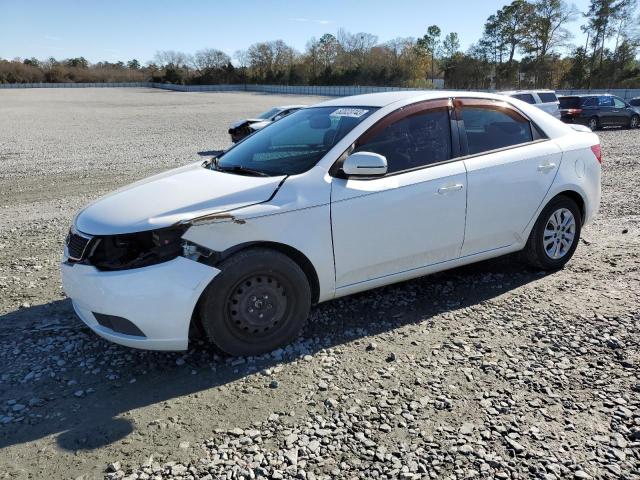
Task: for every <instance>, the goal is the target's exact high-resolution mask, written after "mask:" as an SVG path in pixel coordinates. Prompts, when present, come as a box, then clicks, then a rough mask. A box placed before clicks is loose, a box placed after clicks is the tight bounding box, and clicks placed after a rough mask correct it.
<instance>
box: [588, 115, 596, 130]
mask: <svg viewBox="0 0 640 480" xmlns="http://www.w3.org/2000/svg"><path fill="white" fill-rule="evenodd" d="M597 126H598V121H597V120H596V119H595V118H592V119H591V120H589V128H590V129H591V130H595V129H596V127H597Z"/></svg>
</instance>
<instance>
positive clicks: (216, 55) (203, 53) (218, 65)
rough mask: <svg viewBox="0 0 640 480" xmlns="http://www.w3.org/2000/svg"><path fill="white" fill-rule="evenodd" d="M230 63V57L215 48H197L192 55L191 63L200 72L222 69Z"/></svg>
mask: <svg viewBox="0 0 640 480" xmlns="http://www.w3.org/2000/svg"><path fill="white" fill-rule="evenodd" d="M230 63H231V58H230V57H229V55H227V54H226V53H224V52H223V51H222V50H216V49H215V48H205V49H204V50H198V51H197V52H196V53H195V55H194V57H193V64H194V66H195V67H196V69H197V70H198V71H200V72H205V71H209V70H216V69H223V68H225V67H226V66H227V65H229V64H230Z"/></svg>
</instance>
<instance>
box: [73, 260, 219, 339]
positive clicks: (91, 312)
mask: <svg viewBox="0 0 640 480" xmlns="http://www.w3.org/2000/svg"><path fill="white" fill-rule="evenodd" d="M66 255H67V254H66V252H65V258H64V261H63V262H62V265H61V270H62V283H63V287H64V291H65V292H66V294H67V296H68V297H69V298H71V300H72V302H73V307H74V309H75V311H76V313H77V314H78V316H79V317H80V318H81V319H82V320H83V321H84V323H86V324H87V326H88V327H89V328H91V329H92V330H93V331H94V332H95V333H97V334H98V335H100V336H101V337H103V338H106V339H107V340H110V341H112V342H115V343H118V344H121V345H125V346H128V347H134V348H143V349H149V350H186V349H187V347H188V343H189V325H190V322H191V318H192V315H193V313H194V310H195V307H196V304H197V302H198V299H199V298H200V295H201V294H202V292H203V290H204V289H205V288H206V286H207V285H208V284H209V283H210V282H211V281H212V280H213V279H214V278H215V276H216V275H218V274H219V273H220V270H218V269H216V268H214V267H211V266H208V265H205V264H203V263H199V262H196V261H193V260H189V259H187V258H184V257H177V258H174V259H173V260H170V261H167V262H163V263H159V264H156V265H151V266H147V267H141V268H134V269H129V270H118V271H100V270H98V269H96V268H95V267H93V266H91V265H83V264H78V263H76V264H74V263H70V262H68V261H66V260H67V256H66Z"/></svg>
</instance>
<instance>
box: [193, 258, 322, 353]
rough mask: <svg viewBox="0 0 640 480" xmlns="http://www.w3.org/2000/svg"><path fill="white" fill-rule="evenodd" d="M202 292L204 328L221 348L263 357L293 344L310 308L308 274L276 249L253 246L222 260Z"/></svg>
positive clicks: (208, 336) (226, 350) (201, 310)
mask: <svg viewBox="0 0 640 480" xmlns="http://www.w3.org/2000/svg"><path fill="white" fill-rule="evenodd" d="M218 268H219V269H220V273H219V274H218V276H216V278H214V279H213V281H212V282H211V284H210V285H209V286H208V287H207V289H206V290H205V292H204V297H203V300H202V302H201V305H200V318H201V320H202V328H203V330H204V331H205V333H206V336H207V338H208V339H209V341H211V342H212V343H214V344H215V345H216V346H217V347H218V348H219V349H220V350H222V351H224V352H226V353H228V354H230V355H238V356H251V355H261V354H263V353H267V352H270V351H272V350H275V349H276V348H278V347H281V346H284V345H286V344H288V343H290V342H291V341H293V340H294V339H295V338H296V337H297V336H298V334H299V333H300V331H301V330H302V327H303V326H304V323H305V321H306V319H307V317H308V316H309V309H310V308H311V289H310V287H309V281H308V280H307V276H306V275H305V273H304V272H303V271H302V269H301V268H300V267H299V266H298V264H297V263H296V262H294V261H293V260H292V259H290V258H289V257H287V256H286V255H284V254H283V253H280V252H278V251H275V250H270V249H266V248H252V249H248V250H244V251H241V252H238V253H237V254H235V255H233V256H232V257H230V258H228V259H227V260H225V261H223V262H222V263H221V264H220V265H219V266H218Z"/></svg>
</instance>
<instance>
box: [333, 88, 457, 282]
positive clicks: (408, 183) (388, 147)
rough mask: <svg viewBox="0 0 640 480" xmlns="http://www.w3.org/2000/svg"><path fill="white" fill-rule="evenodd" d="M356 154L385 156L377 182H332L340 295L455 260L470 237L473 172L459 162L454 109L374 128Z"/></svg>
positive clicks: (398, 115)
mask: <svg viewBox="0 0 640 480" xmlns="http://www.w3.org/2000/svg"><path fill="white" fill-rule="evenodd" d="M355 150H356V151H367V152H374V153H378V154H380V155H384V156H385V157H386V159H387V163H388V173H387V175H385V176H383V177H377V178H357V177H351V178H348V179H345V178H333V180H332V190H331V222H332V229H333V244H334V256H335V268H336V287H337V288H338V289H339V288H341V287H347V286H350V285H354V284H358V283H361V282H366V281H368V280H373V279H376V278H380V277H384V276H388V275H393V274H395V273H401V272H406V271H409V270H413V269H417V268H420V267H423V266H427V265H432V264H435V263H440V262H444V261H447V260H451V259H455V258H457V257H458V256H459V254H460V248H461V246H462V240H463V237H464V226H465V210H466V187H467V180H466V171H465V167H464V164H463V162H462V161H455V160H452V158H453V157H455V155H456V154H457V150H456V149H454V148H452V142H451V122H450V108H449V101H448V100H447V101H431V102H424V103H423V104H419V106H411V107H407V108H406V109H404V110H401V111H397V112H395V113H394V114H391V115H390V116H388V117H387V118H386V119H383V120H381V122H379V124H376V125H374V126H373V127H372V128H371V129H370V130H369V131H368V132H367V133H365V134H364V135H363V136H362V137H361V139H359V140H358V141H357V142H356V144H355Z"/></svg>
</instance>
